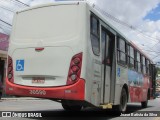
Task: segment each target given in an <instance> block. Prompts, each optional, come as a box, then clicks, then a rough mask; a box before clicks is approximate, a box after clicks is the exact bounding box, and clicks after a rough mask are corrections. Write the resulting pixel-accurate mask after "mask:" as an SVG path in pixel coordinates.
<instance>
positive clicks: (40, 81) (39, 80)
mask: <svg viewBox="0 0 160 120" xmlns="http://www.w3.org/2000/svg"><path fill="white" fill-rule="evenodd" d="M32 83H37V84H44V83H45V78H44V77H33V78H32Z"/></svg>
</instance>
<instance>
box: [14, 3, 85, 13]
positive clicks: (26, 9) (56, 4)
mask: <svg viewBox="0 0 160 120" xmlns="http://www.w3.org/2000/svg"><path fill="white" fill-rule="evenodd" d="M80 3H86V2H85V1H58V2H51V3H45V4H40V5H35V6H33V7H29V8H25V9H23V10H19V11H17V13H21V12H25V11H29V10H33V9H38V8H43V7H49V6H58V5H79V4H80Z"/></svg>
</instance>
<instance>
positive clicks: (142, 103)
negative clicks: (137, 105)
mask: <svg viewBox="0 0 160 120" xmlns="http://www.w3.org/2000/svg"><path fill="white" fill-rule="evenodd" d="M141 106H142V108H147V106H148V100H147V101H144V102H141Z"/></svg>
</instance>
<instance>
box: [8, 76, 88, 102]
mask: <svg viewBox="0 0 160 120" xmlns="http://www.w3.org/2000/svg"><path fill="white" fill-rule="evenodd" d="M5 91H6V94H8V95H16V96H28V97H38V98H53V99H54V98H55V99H69V100H84V99H85V80H83V79H79V80H78V81H77V82H76V83H75V84H72V85H68V86H60V87H50V88H48V87H46V88H45V87H43V88H42V87H30V86H22V85H17V84H14V83H11V82H9V81H8V78H6V90H5ZM32 92H33V93H32Z"/></svg>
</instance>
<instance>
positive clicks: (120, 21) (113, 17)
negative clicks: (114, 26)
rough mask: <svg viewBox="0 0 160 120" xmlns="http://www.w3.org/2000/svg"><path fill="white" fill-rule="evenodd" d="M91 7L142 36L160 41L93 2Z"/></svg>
mask: <svg viewBox="0 0 160 120" xmlns="http://www.w3.org/2000/svg"><path fill="white" fill-rule="evenodd" d="M93 8H95V9H97V10H98V11H99V12H100V13H102V14H103V15H105V16H106V17H108V18H110V19H112V20H113V21H115V22H117V23H119V24H121V25H123V26H125V27H127V28H129V29H131V30H134V31H136V32H138V33H140V34H141V35H143V36H144V37H147V38H150V39H152V40H156V41H157V40H158V41H160V38H154V37H151V36H149V35H147V34H145V33H144V32H143V31H142V30H139V29H137V28H136V27H134V26H132V25H130V24H129V23H127V22H124V21H122V20H120V19H118V18H116V17H115V16H113V15H111V14H109V13H108V12H106V11H104V10H103V9H101V8H100V7H98V6H97V5H94V4H93Z"/></svg>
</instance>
